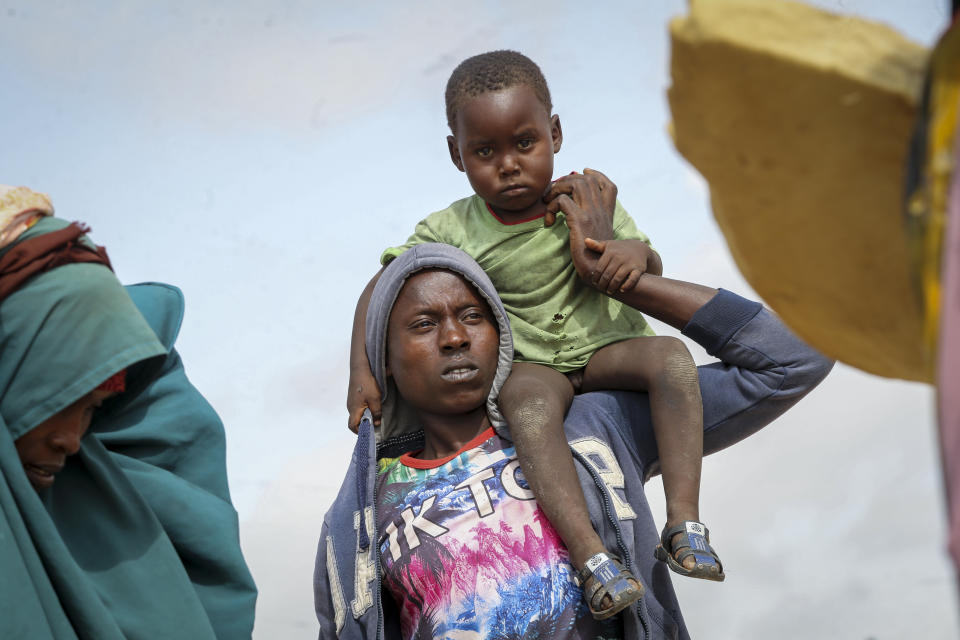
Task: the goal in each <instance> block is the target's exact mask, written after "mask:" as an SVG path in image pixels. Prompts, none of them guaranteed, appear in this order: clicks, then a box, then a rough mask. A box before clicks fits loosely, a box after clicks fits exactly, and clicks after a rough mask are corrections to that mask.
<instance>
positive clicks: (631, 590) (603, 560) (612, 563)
mask: <svg viewBox="0 0 960 640" xmlns="http://www.w3.org/2000/svg"><path fill="white" fill-rule="evenodd" d="M577 584H578V585H579V586H580V587H581V588H582V589H583V599H584V600H586V601H587V606H588V607H590V613H591V614H592V615H593V617H594V618H595V619H596V620H606V619H607V618H609V617H611V616H614V615H616V614H618V613H620V612H621V611H623V610H624V609H626V608H627V607H629V606H630V605H631V604H633V603H634V602H636V601H637V600H639V599H640V598H642V597H643V592H644V589H643V585H642V584H641V583H640V581H639V580H637V578H636V577H635V576H634V575H633V574H632V573H630V572H629V571H627V570H626V568H624V566H623V564H622V563H621V562H620V559H619V558H617V557H616V556H611V555H609V554H607V553H598V554H596V555H594V556H592V557H591V558H590V559H589V560H587V564H586V566H584V567H583V569H581V570H580V572H579V573H578V574H577ZM606 597H609V598H610V601H611V603H610V605H609V606H607V607H605V608H604V607H603V599H604V598H606Z"/></svg>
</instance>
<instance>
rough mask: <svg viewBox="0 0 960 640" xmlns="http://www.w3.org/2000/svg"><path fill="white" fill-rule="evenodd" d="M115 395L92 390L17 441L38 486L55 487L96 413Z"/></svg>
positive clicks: (20, 452)
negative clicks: (98, 408) (59, 474)
mask: <svg viewBox="0 0 960 640" xmlns="http://www.w3.org/2000/svg"><path fill="white" fill-rule="evenodd" d="M113 395H116V392H114V391H104V390H102V389H96V390H94V391H91V392H90V393H88V394H87V395H85V396H83V397H82V398H80V399H79V400H77V401H76V402H74V403H73V404H72V405H70V406H69V407H67V408H66V409H64V410H63V411H60V412H59V413H55V414H54V415H52V416H50V417H49V418H47V419H46V420H44V421H43V422H41V423H40V424H39V425H37V426H36V427H34V428H33V429H31V430H30V431H28V432H26V433H25V434H23V435H22V436H20V437H19V438H17V439H16V441H15V442H14V446H15V447H16V448H17V455H19V456H20V462H21V463H22V464H23V468H24V470H25V471H26V472H27V478H29V480H30V483H31V484H32V485H33V486H34V487H36V488H37V489H43V488H45V487H49V486H50V485H52V484H53V480H54V476H55V475H56V474H57V473H59V471H60V470H61V469H63V465H65V464H66V462H67V456H72V455H73V454H75V453H76V452H77V451H79V450H80V439H81V438H82V437H83V435H84V434H85V433H86V432H87V428H88V427H89V426H90V420H91V419H92V418H93V412H94V410H95V409H96V408H97V407H99V406H100V405H101V404H103V401H104V400H106V399H107V398H109V397H110V396H113Z"/></svg>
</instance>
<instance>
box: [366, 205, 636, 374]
mask: <svg viewBox="0 0 960 640" xmlns="http://www.w3.org/2000/svg"><path fill="white" fill-rule="evenodd" d="M613 234H614V237H616V238H617V239H621V240H642V241H644V242H646V243H648V244H649V242H650V240H649V239H648V238H647V236H645V235H644V234H643V233H641V232H640V231H638V230H637V227H636V225H635V224H634V223H633V220H631V219H630V216H629V215H627V212H626V211H625V210H624V208H623V207H622V206H620V203H619V202H617V205H616V208H615V209H614V211H613ZM424 242H443V243H445V244H451V245H453V246H455V247H457V248H459V249H462V250H463V251H465V252H466V253H468V254H469V255H470V256H471V257H473V259H474V260H476V261H477V262H478V263H479V264H480V266H481V267H482V268H483V270H484V271H486V272H487V275H488V276H490V280H491V281H492V282H493V286H495V287H496V288H497V292H498V293H499V294H500V299H501V300H503V306H504V308H505V309H506V310H507V315H508V316H509V317H510V328H511V330H512V331H513V347H514V357H515V358H516V360H518V361H520V362H534V363H537V364H544V365H547V366H548V367H552V368H554V369H556V370H557V371H561V372H568V371H573V370H575V369H580V368H582V367H585V366H586V365H587V362H588V361H589V360H590V356H592V355H593V354H594V352H595V351H596V350H597V349H599V348H600V347H603V346H605V345H608V344H610V343H612V342H620V341H621V340H626V339H628V338H636V337H638V336H645V335H653V330H652V329H651V328H650V326H649V325H648V324H647V321H646V319H644V317H643V315H642V314H641V313H640V312H639V311H637V310H636V309H634V308H632V307H630V306H627V305H625V304H622V303H621V302H619V301H618V300H614V299H613V298H611V297H610V296H608V295H606V294H604V293H601V292H599V291H597V290H596V289H594V288H593V287H589V286H587V285H585V284H583V283H582V282H581V281H580V278H579V276H577V271H576V269H574V268H573V262H572V261H571V260H570V231H569V230H568V229H567V224H566V218H565V216H564V215H563V213H562V212H561V213H560V215H558V216H557V221H556V222H555V223H554V224H553V226H551V227H544V226H543V216H540V217H538V218H534V219H532V220H527V221H525V222H518V223H516V224H506V223H504V222H501V221H500V220H499V219H498V218H497V217H496V216H495V215H494V214H493V212H491V211H490V209H489V208H488V207H487V203H486V202H484V201H483V199H482V198H481V197H480V196H477V195H472V196H470V197H469V198H464V199H463V200H458V201H457V202H454V203H453V204H452V205H450V206H449V207H447V208H446V209H444V210H443V211H437V212H436V213H432V214H430V215H429V216H428V217H427V218H426V219H424V220H422V221H421V222H420V223H419V224H417V227H416V229H415V230H414V232H413V235H412V236H410V238H409V239H407V242H406V243H405V244H403V245H401V246H399V247H393V248H390V249H387V250H386V251H384V252H383V255H382V256H381V257H380V261H381V262H382V263H383V264H387V263H388V262H390V261H391V260H393V259H394V258H396V257H397V256H398V255H400V254H401V253H403V252H404V251H406V250H407V249H409V248H410V247H412V246H414V245H417V244H422V243H424Z"/></svg>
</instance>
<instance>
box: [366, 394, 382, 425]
mask: <svg viewBox="0 0 960 640" xmlns="http://www.w3.org/2000/svg"><path fill="white" fill-rule="evenodd" d="M367 407H368V408H369V409H370V413H371V414H373V425H374V426H375V427H379V426H380V412H381V407H380V394H377V395H375V396H372V397H370V398H367Z"/></svg>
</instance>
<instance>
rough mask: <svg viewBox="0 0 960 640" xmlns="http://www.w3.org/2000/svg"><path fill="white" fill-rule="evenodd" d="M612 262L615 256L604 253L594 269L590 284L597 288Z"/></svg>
mask: <svg viewBox="0 0 960 640" xmlns="http://www.w3.org/2000/svg"><path fill="white" fill-rule="evenodd" d="M584 244H586V243H584ZM611 260H613V255H612V254H610V253H603V254H601V255H600V258H599V259H598V260H597V265H596V266H595V267H594V268H593V273H591V274H590V275H591V278H590V283H591V284H592V285H593V286H595V287H596V286H597V284H598V283H599V282H600V279H601V278H602V276H603V274H605V273H606V272H607V269H608V268H609V267H610V261H611Z"/></svg>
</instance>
